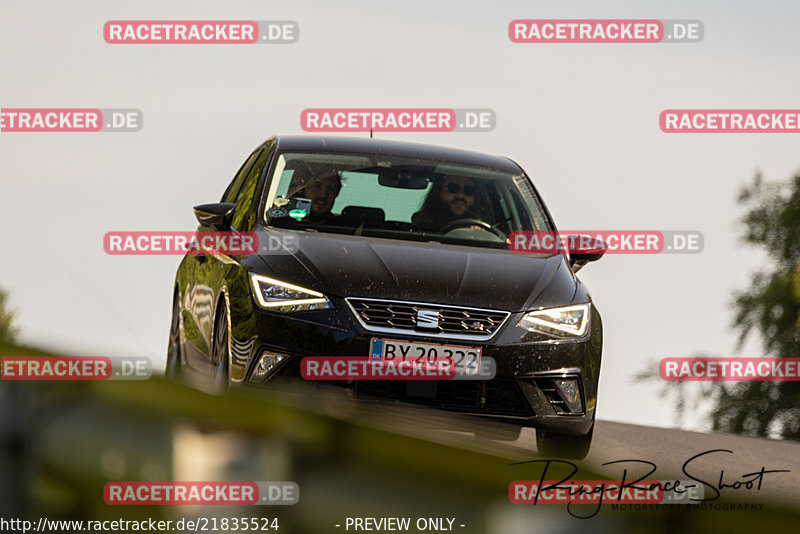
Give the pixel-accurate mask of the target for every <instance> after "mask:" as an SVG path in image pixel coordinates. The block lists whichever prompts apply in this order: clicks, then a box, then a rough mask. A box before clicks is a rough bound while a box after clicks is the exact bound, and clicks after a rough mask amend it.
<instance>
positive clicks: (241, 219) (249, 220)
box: [231, 150, 269, 232]
mask: <svg viewBox="0 0 800 534" xmlns="http://www.w3.org/2000/svg"><path fill="white" fill-rule="evenodd" d="M268 159H269V151H268V150H261V151H260V152H259V153H258V155H257V156H256V159H255V161H254V162H253V164H252V166H251V167H250V171H249V172H248V173H247V178H246V179H245V181H244V183H243V184H242V185H241V188H240V189H239V193H238V194H237V195H236V197H235V198H236V200H234V201H233V202H236V210H235V211H234V212H233V220H232V221H231V225H232V226H233V227H234V228H236V229H237V230H240V231H242V232H246V231H249V230H252V228H253V223H254V222H255V217H254V214H253V213H251V211H250V207H251V206H252V205H253V200H254V199H255V196H256V187H258V179H259V178H260V177H261V173H262V171H263V170H264V165H266V164H267V160H268Z"/></svg>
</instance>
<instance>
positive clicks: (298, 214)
mask: <svg viewBox="0 0 800 534" xmlns="http://www.w3.org/2000/svg"><path fill="white" fill-rule="evenodd" d="M306 215H308V213H306V212H305V210H292V211H290V212H289V217H291V218H292V219H297V220H300V219H305V218H306Z"/></svg>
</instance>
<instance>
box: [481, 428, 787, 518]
mask: <svg viewBox="0 0 800 534" xmlns="http://www.w3.org/2000/svg"><path fill="white" fill-rule="evenodd" d="M596 425H597V426H596V428H595V433H594V439H593V442H592V449H591V451H590V452H589V455H588V456H587V457H586V458H585V459H584V460H582V461H580V462H576V463H577V464H579V465H580V466H583V467H586V468H588V469H590V470H591V471H593V472H595V473H597V474H599V475H601V476H603V477H605V478H607V479H609V480H619V479H620V478H621V476H622V475H623V470H624V469H626V468H627V469H628V475H627V477H628V479H631V478H632V477H634V476H635V477H636V478H638V477H639V476H643V475H645V474H646V473H648V472H649V471H650V470H651V469H653V466H650V465H647V464H644V463H641V462H642V461H646V462H651V463H653V464H655V471H654V472H653V473H652V474H650V475H647V479H648V480H653V479H656V480H688V479H689V478H690V477H689V476H687V473H688V474H690V475H691V476H692V477H693V478H694V479H696V480H697V481H701V482H703V483H705V484H702V485H703V488H704V497H705V498H706V499H708V498H710V497H714V496H715V495H716V492H715V491H714V489H713V488H718V489H719V488H720V484H719V482H720V477H722V483H723V484H726V485H728V486H738V489H734V488H733V487H723V488H721V490H720V499H724V500H735V501H737V502H742V503H745V502H746V503H765V504H766V503H769V504H772V505H775V504H778V505H782V506H786V507H790V508H798V507H800V443H797V442H792V441H781V440H772V439H762V438H750V437H743V436H736V435H730V434H712V433H701V432H689V431H685V430H678V429H667V428H656V427H649V426H641V425H632V424H625V423H615V422H611V421H597V423H596ZM495 443H496V445H497V446H498V447H499V448H501V450H502V451H503V454H505V455H507V456H508V457H509V458H516V459H519V458H520V457H526V456H527V457H528V459H536V458H535V455H536V437H535V434H534V431H533V430H531V429H523V430H522V433H521V435H520V438H519V439H518V440H516V441H514V442H510V443H498V442H495ZM708 451H718V452H708ZM727 451H730V452H727ZM707 452H708V454H702V453H707ZM696 455H702V456H698V457H697V458H695V459H692V458H693V457H695V456H696ZM537 458H538V457H537ZM620 460H639V461H640V462H633V461H630V462H623V463H616V464H609V462H617V461H620ZM687 461H688V463H687ZM684 465H685V469H686V473H684V471H683V469H684ZM762 468H764V470H765V471H771V470H788V471H789V472H781V473H769V472H765V473H764V474H763V475H760V476H759V475H758V473H759V472H760V471H761V469H762ZM759 479H760V481H761V484H760V488H759V487H758V486H759V484H758V481H759ZM748 481H749V482H750V483H751V484H750V487H749V488H748V487H747V484H746V483H747V482H748ZM737 482H739V484H738V485H737V484H736V483H737Z"/></svg>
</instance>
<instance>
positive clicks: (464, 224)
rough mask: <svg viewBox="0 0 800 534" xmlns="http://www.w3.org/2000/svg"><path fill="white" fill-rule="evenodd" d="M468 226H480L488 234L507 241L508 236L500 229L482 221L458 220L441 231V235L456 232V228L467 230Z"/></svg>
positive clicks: (446, 225) (443, 227)
mask: <svg viewBox="0 0 800 534" xmlns="http://www.w3.org/2000/svg"><path fill="white" fill-rule="evenodd" d="M467 226H478V227H479V228H481V229H482V230H486V231H487V232H491V233H493V234H494V235H496V236H497V237H499V238H500V239H502V240H503V241H505V240H506V235H505V234H504V233H503V232H501V231H500V230H499V229H497V228H495V227H494V226H492V225H491V224H489V223H487V222H486V221H482V220H480V219H456V220H455V221H451V222H449V223H447V224H445V225H444V226H442V227H441V228H440V229H439V233H440V234H446V233H447V232H449V231H450V230H455V229H456V228H466V227H467Z"/></svg>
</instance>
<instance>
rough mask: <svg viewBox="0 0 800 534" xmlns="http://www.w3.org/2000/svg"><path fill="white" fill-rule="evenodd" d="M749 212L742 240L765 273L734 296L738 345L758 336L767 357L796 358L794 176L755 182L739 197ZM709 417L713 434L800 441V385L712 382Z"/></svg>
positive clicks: (798, 239) (799, 237) (797, 202)
mask: <svg viewBox="0 0 800 534" xmlns="http://www.w3.org/2000/svg"><path fill="white" fill-rule="evenodd" d="M739 204H740V205H743V206H745V207H747V208H748V211H747V213H746V214H745V215H744V217H743V218H742V220H741V223H742V225H743V227H744V234H743V236H742V240H743V241H744V242H745V243H749V244H751V245H754V246H756V247H759V248H761V249H763V250H764V251H765V252H766V254H767V256H768V258H769V261H768V266H767V267H766V268H765V269H763V270H761V271H759V272H757V273H756V274H754V275H753V277H752V280H751V283H750V287H749V288H748V289H747V290H745V291H741V292H738V293H737V294H736V297H735V301H734V302H735V307H736V316H735V319H734V327H735V328H736V329H737V330H738V331H739V346H740V347H741V345H742V344H743V343H744V341H745V339H746V338H747V337H748V336H749V335H750V334H752V333H753V332H754V331H755V332H758V333H759V334H760V337H761V341H762V344H763V347H764V352H765V353H766V354H767V355H768V356H773V357H780V358H791V357H794V358H797V357H800V174H798V175H796V176H795V177H794V178H792V179H791V180H790V181H789V182H788V183H767V182H764V180H763V179H762V177H761V176H760V175H757V176H756V178H755V180H754V182H753V184H752V185H750V186H746V187H744V188H743V189H742V190H741V193H740V195H739ZM718 384H719V385H718V387H716V388H714V389H715V396H714V401H715V407H714V411H713V415H712V421H713V426H714V428H715V429H718V430H723V431H727V432H735V433H741V434H750V435H757V436H766V435H767V434H768V433H772V432H775V433H777V434H779V435H780V436H781V437H784V438H791V439H800V382H740V383H736V384H734V385H732V386H728V387H725V386H724V385H723V384H722V383H718Z"/></svg>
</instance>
